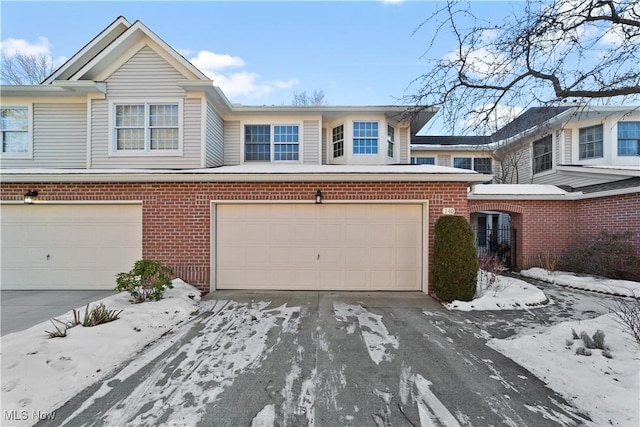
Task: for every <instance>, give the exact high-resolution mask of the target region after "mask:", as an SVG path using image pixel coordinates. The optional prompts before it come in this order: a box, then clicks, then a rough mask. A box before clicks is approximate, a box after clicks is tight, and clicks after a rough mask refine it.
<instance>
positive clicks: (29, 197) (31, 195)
mask: <svg viewBox="0 0 640 427" xmlns="http://www.w3.org/2000/svg"><path fill="white" fill-rule="evenodd" d="M37 197H38V192H37V191H34V190H29V191H27V192H26V193H25V194H24V202H25V203H26V204H28V205H32V204H33V202H34V201H35V200H36V198H37Z"/></svg>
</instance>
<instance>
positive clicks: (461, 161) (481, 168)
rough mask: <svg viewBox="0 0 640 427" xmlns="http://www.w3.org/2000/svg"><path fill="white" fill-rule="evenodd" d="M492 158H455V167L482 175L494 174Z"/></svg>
mask: <svg viewBox="0 0 640 427" xmlns="http://www.w3.org/2000/svg"><path fill="white" fill-rule="evenodd" d="M492 163H493V162H492V159H491V157H454V158H453V167H454V168H460V169H469V170H473V171H476V172H480V173H486V174H490V173H492V172H491V171H492Z"/></svg>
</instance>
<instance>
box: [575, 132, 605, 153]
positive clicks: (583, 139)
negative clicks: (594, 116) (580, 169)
mask: <svg viewBox="0 0 640 427" xmlns="http://www.w3.org/2000/svg"><path fill="white" fill-rule="evenodd" d="M579 141H580V142H579V147H578V156H579V159H580V160H583V159H595V158H598V157H602V156H603V146H602V145H603V144H602V125H596V126H589V127H586V128H580V136H579Z"/></svg>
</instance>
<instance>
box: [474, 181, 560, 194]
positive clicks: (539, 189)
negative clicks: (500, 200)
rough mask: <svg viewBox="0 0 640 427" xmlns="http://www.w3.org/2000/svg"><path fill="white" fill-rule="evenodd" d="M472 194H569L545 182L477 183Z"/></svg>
mask: <svg viewBox="0 0 640 427" xmlns="http://www.w3.org/2000/svg"><path fill="white" fill-rule="evenodd" d="M473 193H474V194H482V195H516V196H517V195H545V196H547V195H550V196H556V195H565V194H569V193H568V192H566V191H564V190H563V189H561V188H558V187H556V186H555V185H545V184H478V185H476V186H475V189H474V191H473Z"/></svg>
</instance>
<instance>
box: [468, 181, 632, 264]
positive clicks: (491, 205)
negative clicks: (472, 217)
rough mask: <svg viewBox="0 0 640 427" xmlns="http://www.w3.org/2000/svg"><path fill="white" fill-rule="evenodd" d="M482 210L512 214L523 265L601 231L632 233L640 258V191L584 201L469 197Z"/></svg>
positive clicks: (473, 209)
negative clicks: (491, 199) (492, 199)
mask: <svg viewBox="0 0 640 427" xmlns="http://www.w3.org/2000/svg"><path fill="white" fill-rule="evenodd" d="M480 211H500V212H506V213H509V214H511V223H512V226H513V227H514V228H515V229H517V230H518V244H517V265H518V267H520V268H528V267H533V266H537V265H538V255H539V254H544V253H551V254H562V253H563V252H565V251H566V250H567V249H569V248H570V247H572V246H573V245H574V244H575V243H576V242H579V241H581V240H583V239H585V238H588V237H591V236H595V235H597V234H598V233H600V232H601V231H608V232H624V231H630V232H632V233H633V243H634V246H635V253H636V255H637V256H638V257H640V215H639V214H638V212H640V193H634V194H626V195H618V196H608V197H598V198H590V199H582V200H503V201H487V200H470V201H469V213H470V214H471V213H474V212H480Z"/></svg>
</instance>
